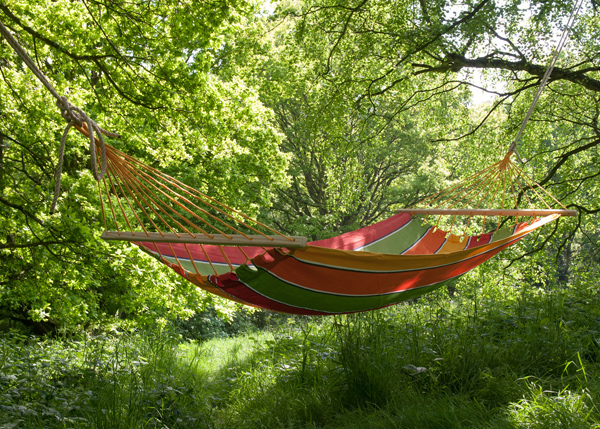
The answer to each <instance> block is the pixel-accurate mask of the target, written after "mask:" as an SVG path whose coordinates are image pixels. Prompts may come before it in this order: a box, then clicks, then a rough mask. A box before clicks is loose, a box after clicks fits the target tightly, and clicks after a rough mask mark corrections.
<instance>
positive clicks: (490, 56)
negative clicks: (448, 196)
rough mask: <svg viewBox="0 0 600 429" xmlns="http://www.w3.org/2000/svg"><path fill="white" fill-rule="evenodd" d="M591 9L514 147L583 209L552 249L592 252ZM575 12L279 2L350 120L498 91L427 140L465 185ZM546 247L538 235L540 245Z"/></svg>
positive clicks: (506, 133) (498, 146)
mask: <svg viewBox="0 0 600 429" xmlns="http://www.w3.org/2000/svg"><path fill="white" fill-rule="evenodd" d="M592 6H593V5H592V4H590V3H584V4H583V6H582V8H581V10H580V12H579V15H578V18H577V20H576V23H575V25H574V27H573V28H572V30H571V42H570V44H569V45H568V46H567V48H566V49H565V50H564V51H563V53H562V55H561V57H560V60H559V62H558V64H557V66H556V67H555V69H554V72H553V74H552V75H551V77H550V81H549V84H548V86H547V89H546V91H545V92H544V93H543V96H542V99H541V100H540V102H539V104H538V107H537V109H536V110H535V111H534V114H533V116H532V118H531V120H530V123H529V125H528V127H527V128H526V132H525V134H524V136H523V137H522V139H521V141H520V142H519V145H518V152H519V154H520V155H521V158H522V159H523V160H524V161H525V166H524V168H525V169H526V170H527V171H528V172H529V173H530V174H531V175H532V176H533V177H534V178H536V179H537V180H538V182H540V183H541V184H542V185H544V186H545V187H547V188H549V189H550V190H551V192H553V193H554V194H556V196H557V197H558V198H559V199H560V200H561V201H563V203H564V204H565V205H567V206H568V207H570V208H576V209H578V210H579V211H580V216H579V219H577V220H575V221H568V222H564V223H561V225H560V226H559V227H558V228H557V229H556V230H553V232H552V234H554V235H555V238H558V239H559V243H560V244H559V245H557V247H558V251H562V250H561V249H564V248H565V246H566V243H567V242H568V241H569V240H571V239H573V238H574V237H577V236H578V237H581V238H582V239H584V240H587V238H585V237H588V238H590V240H592V241H590V243H589V244H590V245H593V246H597V245H598V243H597V239H596V240H595V241H594V239H593V238H592V237H593V234H589V233H588V232H590V231H591V230H589V229H586V228H585V225H589V224H590V223H591V224H594V223H597V214H598V212H599V211H600V206H599V202H598V199H597V198H596V197H595V195H597V193H594V192H593V190H594V189H596V188H597V187H598V177H600V176H599V175H598V163H597V157H598V147H599V146H600V133H599V128H598V123H599V122H598V117H599V116H598V112H599V111H598V106H599V105H600V98H599V97H600V91H599V90H600V55H599V54H598V52H600V49H599V48H600V46H599V40H600V21H599V19H600V17H599V15H598V13H597V11H596V9H595V8H594V7H592ZM573 7H575V5H574V4H572V3H570V2H563V1H559V2H552V3H548V2H522V1H520V0H515V1H509V2H502V3H496V2H492V1H489V0H481V1H476V2H467V3H461V4H458V3H456V2H445V1H434V2H424V1H403V2H378V1H369V0H357V1H352V0H331V1H330V0H308V1H305V2H302V3H282V4H280V9H279V14H280V15H279V16H280V22H292V23H293V24H290V25H291V27H292V30H290V32H292V33H293V36H294V38H295V49H298V50H301V51H302V52H313V53H315V54H314V55H313V56H312V57H311V59H312V60H313V62H310V63H308V64H309V65H310V67H311V70H312V71H313V75H312V76H313V79H314V80H313V84H312V87H313V88H316V87H318V88H326V89H325V90H324V94H327V97H328V98H327V99H328V102H329V103H331V104H332V105H335V102H334V101H333V100H336V99H342V98H343V97H344V96H346V102H347V104H348V105H351V106H352V107H353V109H354V113H353V115H356V116H358V115H359V114H360V112H365V111H369V110H374V111H377V110H379V111H380V106H381V105H382V104H383V105H388V106H389V105H391V104H392V103H393V105H394V106H396V109H395V110H392V111H391V112H393V115H396V116H395V117H398V115H402V114H403V113H405V114H407V115H415V114H416V115H418V113H417V112H418V108H417V109H415V103H414V101H415V98H417V100H418V99H419V97H420V99H421V100H423V103H426V105H427V107H428V108H430V109H431V108H432V107H433V106H442V105H443V98H446V99H447V98H448V92H449V91H452V92H457V91H458V92H460V91H461V90H463V91H466V90H468V89H469V88H483V89H484V90H485V91H487V92H488V93H490V94H493V95H495V96H496V97H495V100H494V101H493V102H492V103H491V104H489V105H487V110H486V111H485V112H482V114H480V115H477V116H473V115H472V114H471V117H470V118H469V120H467V119H466V118H465V116H464V113H465V111H464V110H462V111H460V110H454V111H452V112H449V114H450V115H454V120H456V121H457V124H456V126H455V127H452V126H450V122H449V121H452V120H453V119H451V118H448V119H447V120H446V121H442V124H443V125H442V128H443V130H441V132H440V133H438V134H437V135H436V136H432V137H430V138H432V139H433V140H434V143H435V151H436V153H437V155H438V156H440V157H442V156H443V157H445V159H446V162H447V164H444V166H445V167H446V168H447V169H448V176H449V177H457V176H458V177H465V176H466V175H468V174H470V173H473V172H474V171H477V170H478V169H481V168H483V167H484V166H486V165H488V164H489V162H490V159H493V157H496V156H498V157H500V156H502V155H503V153H505V152H506V150H507V149H508V147H509V146H510V143H511V141H512V140H513V139H514V138H515V135H516V134H517V130H518V128H519V127H520V125H521V123H522V121H523V118H524V117H525V114H526V111H527V109H528V108H529V105H530V103H531V100H532V98H533V94H534V92H535V89H536V88H537V87H538V85H539V82H540V80H541V78H542V75H543V74H544V72H545V70H546V65H547V63H548V62H549V59H550V56H551V55H552V48H553V46H554V45H555V39H557V37H558V36H559V35H560V32H561V31H562V30H563V28H564V25H565V22H566V18H567V17H568V16H569V14H570V13H571V11H572V9H573ZM291 50H292V49H289V50H288V51H287V54H288V55H289V52H290V51H291ZM482 82H483V83H482ZM349 94H351V95H349ZM463 100H464V99H463ZM328 102H323V103H322V105H323V106H329V104H328ZM422 106H425V104H422ZM319 113H321V111H319ZM390 124H391V123H390ZM490 131H491V132H490ZM434 134H435V131H434ZM444 134H445V135H444ZM491 136H495V138H496V139H495V141H492V138H491ZM430 144H431V143H430ZM491 157H492V158H491ZM409 180H410V179H409ZM441 183H443V182H441ZM446 183H447V182H446ZM587 189H589V190H590V192H588V191H587ZM409 200H410V198H409ZM559 236H560V238H559ZM548 240H549V237H546V236H542V238H541V243H547V242H548Z"/></svg>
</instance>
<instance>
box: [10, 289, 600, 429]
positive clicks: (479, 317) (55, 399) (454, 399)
mask: <svg viewBox="0 0 600 429" xmlns="http://www.w3.org/2000/svg"><path fill="white" fill-rule="evenodd" d="M599 301H600V299H599V297H598V294H597V289H596V288H595V285H594V284H591V283H590V284H584V285H580V287H572V288H563V289H561V288H554V289H547V290H543V289H537V288H521V289H512V290H509V291H507V290H504V291H503V290H501V288H489V289H477V288H471V289H467V290H466V291H464V290H463V293H462V294H459V295H457V296H455V297H454V298H452V299H450V298H449V297H448V296H447V294H446V293H445V292H444V291H440V292H438V293H433V294H430V295H429V296H427V297H425V298H423V299H421V300H419V301H418V302H415V303H408V304H405V305H400V306H396V307H393V308H389V309H385V310H381V311H378V312H372V313H366V314H356V315H347V316H336V317H332V318H324V319H314V318H313V319H311V318H290V319H288V323H286V324H283V325H280V326H278V327H276V328H273V329H271V330H269V331H261V332H253V333H248V334H245V335H240V336H238V337H233V338H216V339H212V340H208V341H204V342H197V341H189V340H186V339H185V338H182V337H181V335H180V334H179V333H178V332H177V331H174V330H170V329H163V330H156V331H153V332H146V333H140V332H129V333H122V332H118V331H113V332H108V333H106V334H105V335H103V336H90V337H86V338H85V339H83V340H80V341H74V340H44V341H40V340H37V339H34V338H29V337H24V336H21V335H17V334H14V333H12V334H4V335H2V336H0V345H1V348H0V416H2V417H1V418H0V428H8V427H11V428H12V427H16V428H19V427H22V428H30V427H47V428H54V427H57V428H58V427H61V428H62V427H97V428H138V427H139V428H155V427H156V428H158V427H160V428H206V427H208V428H232V427H240V428H242V427H243V428H262V427H268V428H271V427H272V428H294V427H297V428H305V427H330V428H334V427H336V428H337V427H344V428H346V427H347V428H398V427H402V428H465V427H473V428H521V427H529V428H561V427H564V428H579V427H581V428H583V427H586V428H588V427H600V412H599V409H598V398H600V382H599V381H598V377H599V375H600V374H599V372H600V367H599V361H600V306H599V305H598V304H599Z"/></svg>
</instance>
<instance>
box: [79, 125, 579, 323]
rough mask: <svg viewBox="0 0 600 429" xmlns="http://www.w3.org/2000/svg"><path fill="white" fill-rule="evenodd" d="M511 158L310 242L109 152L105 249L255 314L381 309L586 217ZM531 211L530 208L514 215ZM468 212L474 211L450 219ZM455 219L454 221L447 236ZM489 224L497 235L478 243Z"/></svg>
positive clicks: (102, 197)
mask: <svg viewBox="0 0 600 429" xmlns="http://www.w3.org/2000/svg"><path fill="white" fill-rule="evenodd" d="M81 131H82V132H83V133H87V129H86V127H85V126H83V127H81ZM510 156H511V153H509V154H507V156H506V157H505V158H504V159H503V160H502V161H500V162H498V163H496V164H493V165H492V166H490V167H488V168H486V169H484V170H482V171H480V172H478V173H476V174H474V175H473V176H470V177H468V178H467V179H465V180H463V181H462V182H460V183H458V184H457V185H455V186H454V187H452V188H450V189H448V190H445V191H442V192H440V193H439V194H437V195H435V196H433V197H431V198H429V199H428V200H426V201H425V202H424V204H428V205H430V206H431V205H434V204H435V207H436V208H431V207H429V208H422V209H417V208H411V209H405V210H401V211H400V212H399V213H397V214H395V215H394V216H392V217H390V218H388V219H386V220H383V221H381V222H379V223H376V224H374V225H371V226H367V227H365V228H361V229H359V230H357V231H353V232H348V233H345V234H342V235H339V236H337V237H333V238H329V239H325V240H319V241H313V242H310V243H307V240H306V238H305V237H288V236H285V235H283V234H281V233H278V232H277V231H275V230H273V229H271V228H269V227H267V226H266V225H264V224H262V223H260V222H257V221H256V220H253V219H251V218H250V217H248V216H245V215H243V214H242V213H240V212H238V211H236V210H234V209H232V208H230V207H228V206H226V205H224V204H221V203H219V202H218V201H216V200H214V199H212V198H210V197H208V196H206V195H203V194H201V193H199V192H198V191H196V190H195V189H193V188H191V187H189V186H186V185H185V184H183V183H181V182H179V181H177V180H176V179H174V178H173V177H170V176H168V175H166V174H163V173H161V172H160V171H158V170H156V169H154V168H152V167H149V166H147V165H145V164H143V163H141V162H140V161H138V160H136V159H135V158H132V157H130V156H128V155H126V154H124V153H122V152H120V151H118V150H116V149H114V148H112V147H110V146H108V145H107V146H106V157H107V174H106V177H105V178H103V179H102V180H101V181H100V182H99V188H98V189H99V194H100V201H101V205H102V211H103V218H104V227H105V232H104V233H103V234H102V238H104V239H106V240H126V241H131V242H133V243H135V244H137V245H138V246H140V248H141V249H142V250H144V251H146V252H147V253H149V254H151V255H153V256H154V257H156V258H157V259H158V260H159V261H160V262H162V263H164V264H165V265H167V266H169V267H170V268H172V269H173V270H174V271H175V272H177V273H178V274H180V275H181V276H182V277H184V278H185V279H187V280H188V281H190V282H192V283H194V284H195V285H196V286H198V287H200V288H202V289H204V290H206V291H208V292H211V293H213V294H216V295H218V296H221V297H224V298H227V299H230V300H233V301H236V302H239V303H243V304H246V305H250V306H254V307H259V308H264V309H268V310H272V311H278V312H285V313H291V314H304V315H326V314H339V313H351V312H359V311H367V310H373V309H377V308H382V307H386V306H389V305H393V304H397V303H399V302H401V301H405V300H407V299H413V298H416V297H418V296H421V295H423V294H425V293H427V292H429V291H432V290H434V289H436V288H439V287H440V286H442V285H443V284H444V283H445V282H447V281H448V280H451V279H453V278H455V277H457V276H460V275H462V274H464V273H466V272H468V271H469V270H471V269H473V268H475V267H476V266H478V265H479V264H481V263H483V262H485V261H487V260H488V259H490V258H491V257H493V256H494V255H496V254H498V252H500V251H501V250H503V249H505V248H507V247H508V246H510V245H512V244H514V243H516V242H517V241H519V240H520V239H521V238H523V237H525V236H526V235H528V234H529V233H531V232H533V231H534V230H535V229H537V228H539V227H541V226H542V225H545V224H547V223H548V222H551V221H553V220H555V219H557V218H558V217H560V216H561V215H575V214H576V212H575V211H573V210H567V209H566V208H564V207H562V208H561V209H552V208H551V207H550V205H549V204H548V203H547V202H546V200H548V199H552V200H553V201H554V202H555V203H557V204H559V205H560V203H559V202H558V201H556V200H554V199H553V198H552V197H551V196H550V195H549V194H547V193H546V192H545V191H544V190H543V188H541V186H539V185H538V184H536V183H535V182H533V181H532V180H531V179H529V178H528V177H527V176H526V175H525V173H524V172H523V171H522V170H520V169H519V168H518V167H517V166H516V165H515V164H514V163H512V162H511V161H510ZM100 184H102V186H100ZM520 201H521V205H528V206H529V207H531V208H527V209H514V208H512V206H514V205H516V204H518V203H519V202H520ZM509 202H510V206H511V208H506V209H496V210H493V209H480V208H477V207H481V206H482V205H494V204H496V205H500V206H504V205H505V204H507V203H509ZM539 204H543V205H544V207H545V208H543V209H538V208H535V206H536V205H539ZM460 205H462V206H464V207H466V208H463V209H449V208H445V207H457V206H460ZM507 205H508V204H507ZM435 216H438V217H437V222H435V224H434V221H435V220H436V217H435ZM540 216H541V217H540ZM445 218H451V219H452V220H451V224H449V225H446V229H447V230H445V229H444V228H442V227H441V225H440V223H443V222H444V219H445ZM519 219H521V221H519ZM523 219H527V220H525V221H524V220H523ZM510 223H512V226H507V225H509V224H510ZM486 225H487V229H489V231H488V232H480V233H472V231H476V230H482V231H485V229H486ZM136 229H137V231H136ZM469 232H471V233H469Z"/></svg>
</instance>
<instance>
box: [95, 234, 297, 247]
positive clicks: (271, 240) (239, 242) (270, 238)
mask: <svg viewBox="0 0 600 429" xmlns="http://www.w3.org/2000/svg"><path fill="white" fill-rule="evenodd" d="M100 238H102V239H103V240H108V241H110V240H120V241H132V242H139V241H144V242H149V243H191V244H214V245H222V246H259V247H264V246H269V247H286V248H288V249H296V248H303V247H306V243H307V241H308V240H307V238H306V237H300V236H286V237H281V236H279V235H239V234H231V235H228V236H224V235H212V236H206V235H203V234H195V235H191V234H184V233H174V232H163V233H158V232H129V231H105V232H104V233H103V234H102V235H101V236H100Z"/></svg>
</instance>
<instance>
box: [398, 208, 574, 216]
mask: <svg viewBox="0 0 600 429" xmlns="http://www.w3.org/2000/svg"><path fill="white" fill-rule="evenodd" d="M396 213H411V214H420V215H450V216H455V215H456V216H548V215H551V214H559V215H561V216H577V210H564V209H562V210H561V209H522V210H520V209H433V208H431V209H400V210H397V211H396Z"/></svg>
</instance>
